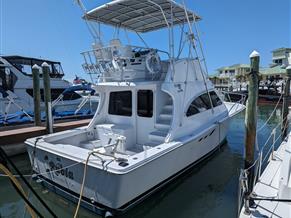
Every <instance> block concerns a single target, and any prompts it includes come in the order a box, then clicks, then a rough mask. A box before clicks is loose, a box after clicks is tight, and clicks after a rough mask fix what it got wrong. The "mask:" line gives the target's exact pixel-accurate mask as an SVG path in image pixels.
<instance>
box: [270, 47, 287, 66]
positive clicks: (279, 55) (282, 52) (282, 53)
mask: <svg viewBox="0 0 291 218" xmlns="http://www.w3.org/2000/svg"><path fill="white" fill-rule="evenodd" d="M272 53H273V58H272V61H273V63H272V64H271V67H272V66H278V65H281V66H282V65H283V66H288V65H289V64H291V48H278V49H275V50H273V51H272Z"/></svg>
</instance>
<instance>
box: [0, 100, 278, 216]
mask: <svg viewBox="0 0 291 218" xmlns="http://www.w3.org/2000/svg"><path fill="white" fill-rule="evenodd" d="M272 110H273V107H272V106H271V107H269V106H263V107H260V108H259V115H258V125H259V126H261V125H262V124H263V123H264V121H265V120H267V119H268V117H269V116H270V114H271V112H272ZM280 119H281V109H278V110H277V111H276V112H275V116H274V118H272V119H271V120H270V123H269V124H268V125H267V126H266V128H264V130H262V131H261V132H260V133H258V142H259V145H260V146H262V144H264V142H265V140H266V138H267V136H268V135H269V134H270V133H271V131H272V129H273V128H274V127H275V126H276V125H277V124H278V122H280ZM278 134H279V133H278ZM279 143H280V140H279V141H278V143H277V145H278V144H279ZM243 145H244V114H243V113H242V114H239V115H238V116H236V117H235V118H234V120H233V121H232V122H231V125H230V130H229V133H228V136H227V143H226V144H225V145H224V146H222V147H221V148H220V150H218V151H216V152H215V153H214V154H213V155H212V156H211V157H209V158H208V159H207V160H205V161H203V162H201V163H200V164H199V165H197V166H195V167H193V168H192V169H190V170H189V171H188V172H187V173H185V174H184V175H183V176H181V177H179V178H178V179H176V180H175V181H174V182H172V183H171V184H169V185H167V186H166V187H164V188H163V189H162V190H160V191H159V192H157V193H155V194H154V195H152V196H151V197H149V198H148V199H147V200H145V201H144V202H142V203H141V204H139V205H138V206H136V207H135V208H133V209H131V210H130V211H128V212H127V213H126V214H124V215H122V216H121V218H137V217H138V218H158V217H167V218H172V217H173V218H174V217H175V218H177V217H179V218H189V217H191V218H195V217H207V218H212V217H213V218H214V217H218V214H219V217H224V218H228V217H230V218H232V217H236V214H237V190H238V177H239V170H240V168H242V166H243V151H244V148H243ZM177 158H183V157H177ZM13 160H14V162H15V163H16V164H17V166H18V167H19V168H20V170H21V171H22V172H23V173H24V174H30V173H31V172H30V164H29V160H28V157H27V156H26V155H20V156H17V157H15V158H13ZM149 173H150V172H149ZM144 176H145V177H146V176H147V175H146V174H145V175H144ZM142 179H143V178H139V180H137V181H136V182H137V183H138V182H140V181H142ZM32 185H33V187H34V188H35V189H36V190H37V192H38V193H39V194H40V195H41V196H42V197H43V198H44V200H45V201H46V202H47V203H48V205H49V206H50V207H51V208H53V210H54V212H55V213H56V214H57V215H58V216H59V217H72V216H73V214H74V211H75V207H76V205H75V204H73V203H71V202H69V201H67V200H65V199H63V198H61V197H59V196H58V195H56V194H54V193H52V192H49V191H48V190H46V189H45V188H44V187H42V186H41V185H39V184H37V183H36V182H35V181H33V182H32ZM0 187H1V188H0V217H9V218H10V217H24V216H23V214H24V203H23V201H22V200H21V199H20V198H19V197H18V195H17V194H16V192H15V191H14V189H13V188H12V186H11V184H10V183H9V180H8V178H3V177H2V178H1V177H0ZM33 202H35V203H36V200H35V199H33ZM36 205H37V208H39V209H40V210H41V211H42V212H43V213H44V216H45V217H49V216H48V214H46V212H45V210H44V209H41V206H40V205H38V204H37V203H36ZM25 217H29V216H28V215H27V214H26V216H25ZM80 217H98V216H96V214H93V213H91V212H89V211H87V210H85V209H81V210H80Z"/></svg>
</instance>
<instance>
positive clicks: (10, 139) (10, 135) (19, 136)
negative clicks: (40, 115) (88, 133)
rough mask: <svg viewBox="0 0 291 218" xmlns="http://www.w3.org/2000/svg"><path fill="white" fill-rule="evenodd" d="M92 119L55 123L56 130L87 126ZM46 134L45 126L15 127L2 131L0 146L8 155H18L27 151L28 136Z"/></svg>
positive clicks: (0, 133) (0, 132)
mask: <svg viewBox="0 0 291 218" xmlns="http://www.w3.org/2000/svg"><path fill="white" fill-rule="evenodd" d="M89 122H90V119H85V120H77V121H66V122H61V123H56V124H54V132H60V131H64V130H68V129H74V128H77V127H81V126H86V125H88V123H89ZM45 134H46V127H44V126H28V127H20V128H18V127H15V128H14V129H8V130H3V131H0V146H2V147H3V148H4V149H5V150H6V152H7V153H8V155H16V154H19V153H23V152H25V147H24V146H23V145H24V141H25V140H26V139H28V138H33V137H37V136H41V135H45Z"/></svg>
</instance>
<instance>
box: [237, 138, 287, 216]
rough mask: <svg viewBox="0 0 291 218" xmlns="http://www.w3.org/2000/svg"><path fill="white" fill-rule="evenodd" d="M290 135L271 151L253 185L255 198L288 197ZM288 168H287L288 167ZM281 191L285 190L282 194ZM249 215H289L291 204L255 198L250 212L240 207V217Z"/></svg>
mask: <svg viewBox="0 0 291 218" xmlns="http://www.w3.org/2000/svg"><path fill="white" fill-rule="evenodd" d="M290 149H291V136H290V134H289V136H288V141H287V142H286V141H283V142H282V144H281V145H280V146H279V148H278V149H277V150H276V151H275V152H274V153H273V158H270V160H269V163H268V165H267V167H266V169H265V170H264V172H263V173H262V175H261V176H260V178H259V180H258V182H257V183H256V185H255V187H254V189H253V190H254V194H255V195H256V197H257V198H264V199H266V198H267V199H274V200H275V199H283V198H284V199H290V200H291V198H290V196H289V195H290V194H291V192H290V190H291V188H290V187H291V184H289V182H288V181H289V179H290V178H289V177H290V164H289V162H290V161H291V158H290V157H291V155H290V151H291V150H290ZM288 168H289V169H288ZM287 190H288V191H287ZM282 191H283V192H285V193H284V194H283V195H282ZM251 217H284V218H288V217H291V205H290V203H287V202H278V201H269V200H255V208H250V214H246V213H245V208H242V210H241V214H240V218H251Z"/></svg>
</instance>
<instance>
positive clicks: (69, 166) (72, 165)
mask: <svg viewBox="0 0 291 218" xmlns="http://www.w3.org/2000/svg"><path fill="white" fill-rule="evenodd" d="M85 161H86V160H82V161H80V162H77V163H73V164H71V165H68V166H65V167H62V168H59V169H56V170H50V171H49V172H45V173H34V174H27V175H22V176H24V177H33V176H43V175H47V174H48V173H54V172H58V171H61V170H64V169H68V168H71V167H74V166H76V165H78V164H81V163H84V162H85ZM13 176H15V177H20V175H17V174H14V175H13ZM0 177H7V175H4V174H0Z"/></svg>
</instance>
